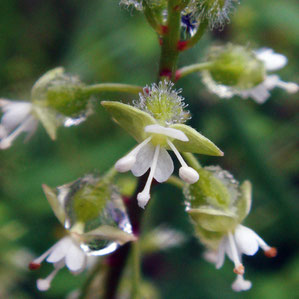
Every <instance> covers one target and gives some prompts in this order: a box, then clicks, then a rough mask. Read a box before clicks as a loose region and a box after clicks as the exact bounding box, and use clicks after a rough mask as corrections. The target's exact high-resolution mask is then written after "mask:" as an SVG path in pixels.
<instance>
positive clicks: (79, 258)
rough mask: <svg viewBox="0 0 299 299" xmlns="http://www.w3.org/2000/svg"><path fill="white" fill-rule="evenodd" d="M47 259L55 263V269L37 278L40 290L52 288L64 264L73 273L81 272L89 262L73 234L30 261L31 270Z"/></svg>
mask: <svg viewBox="0 0 299 299" xmlns="http://www.w3.org/2000/svg"><path fill="white" fill-rule="evenodd" d="M45 259H46V261H47V262H48V263H52V264H53V266H54V270H53V271H52V272H51V273H50V275H49V276H48V277H46V278H44V279H38V280H37V288H38V289H39V290H40V291H47V290H48V289H49V288H50V286H51V282H52V280H53V279H54V277H55V276H56V274H57V272H58V271H59V270H60V269H61V268H63V267H64V266H66V267H67V268H68V269H69V270H70V272H72V273H73V274H79V273H81V272H82V271H83V270H84V269H85V267H86V263H87V255H86V253H85V252H84V251H83V250H82V249H81V248H80V246H79V244H78V243H77V242H76V240H74V238H72V237H71V236H66V237H64V238H63V239H61V240H60V241H58V242H57V243H56V244H54V245H53V246H52V247H51V248H50V249H48V250H47V251H46V252H45V253H44V254H42V255H41V256H40V257H39V258H37V259H35V260H34V261H33V262H32V263H30V265H29V268H30V269H31V270H35V269H38V268H39V267H40V266H41V263H42V262H43V260H45Z"/></svg>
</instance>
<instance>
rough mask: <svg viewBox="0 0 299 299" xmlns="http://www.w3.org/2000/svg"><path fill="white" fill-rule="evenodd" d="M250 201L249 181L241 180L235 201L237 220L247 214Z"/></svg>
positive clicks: (242, 218)
mask: <svg viewBox="0 0 299 299" xmlns="http://www.w3.org/2000/svg"><path fill="white" fill-rule="evenodd" d="M251 202H252V186H251V183H250V182H249V181H245V182H243V184H242V185H241V186H240V196H239V197H238V201H237V211H238V212H237V214H238V219H239V222H242V221H243V220H244V218H245V217H246V216H247V215H248V214H249V212H250V209H251Z"/></svg>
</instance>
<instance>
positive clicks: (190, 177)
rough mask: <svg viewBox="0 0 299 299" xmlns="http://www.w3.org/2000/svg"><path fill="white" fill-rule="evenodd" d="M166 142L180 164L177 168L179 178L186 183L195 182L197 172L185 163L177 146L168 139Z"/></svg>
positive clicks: (197, 176)
mask: <svg viewBox="0 0 299 299" xmlns="http://www.w3.org/2000/svg"><path fill="white" fill-rule="evenodd" d="M167 143H168V145H169V146H170V148H171V149H172V151H173V152H174V153H175V155H176V156H177V158H178V160H179V161H180V163H181V165H182V167H181V168H180V170H179V176H180V178H181V179H182V180H183V181H185V182H186V183H188V184H194V183H196V182H197V181H198V179H199V174H198V173H197V171H196V170H195V169H193V168H192V167H189V166H188V165H187V163H186V162H185V160H184V159H183V157H182V155H181V154H180V152H179V151H178V150H177V148H176V147H175V146H174V144H173V143H172V142H171V141H170V140H168V139H167Z"/></svg>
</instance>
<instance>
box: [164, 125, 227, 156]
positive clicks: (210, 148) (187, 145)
mask: <svg viewBox="0 0 299 299" xmlns="http://www.w3.org/2000/svg"><path fill="white" fill-rule="evenodd" d="M170 128H173V129H177V130H180V131H182V132H183V133H185V135H186V136H187V137H188V139H189V141H188V142H182V141H180V140H174V141H173V144H174V145H175V147H176V148H177V149H178V151H180V152H189V153H196V154H204V155H211V156H223V152H222V151H221V150H220V149H219V148H218V147H217V146H216V145H215V144H214V143H213V142H212V141H210V140H209V139H208V138H206V137H205V136H203V135H201V134H200V133H198V132H197V131H196V130H195V129H193V128H191V127H190V126H187V125H184V124H174V125H171V126H170Z"/></svg>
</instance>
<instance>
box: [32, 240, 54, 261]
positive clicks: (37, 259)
mask: <svg viewBox="0 0 299 299" xmlns="http://www.w3.org/2000/svg"><path fill="white" fill-rule="evenodd" d="M57 244H58V242H57V243H55V244H54V245H53V246H52V247H50V248H49V249H48V250H47V251H46V252H45V253H43V254H42V255H41V256H40V257H38V258H36V259H35V260H34V261H33V262H32V263H34V264H41V263H42V262H43V260H44V259H45V258H46V257H47V256H48V255H49V254H50V253H51V252H52V251H53V250H54V248H55V247H56V246H57Z"/></svg>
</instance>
